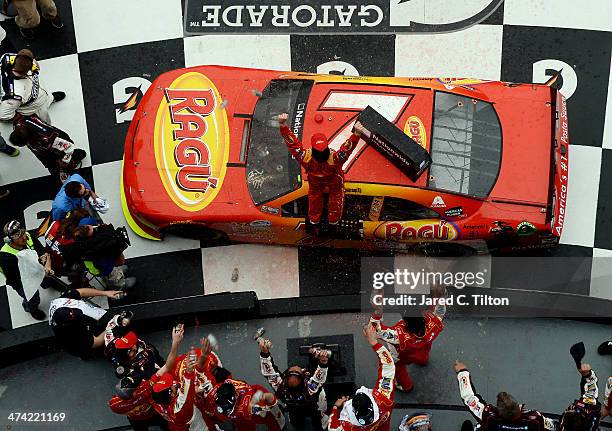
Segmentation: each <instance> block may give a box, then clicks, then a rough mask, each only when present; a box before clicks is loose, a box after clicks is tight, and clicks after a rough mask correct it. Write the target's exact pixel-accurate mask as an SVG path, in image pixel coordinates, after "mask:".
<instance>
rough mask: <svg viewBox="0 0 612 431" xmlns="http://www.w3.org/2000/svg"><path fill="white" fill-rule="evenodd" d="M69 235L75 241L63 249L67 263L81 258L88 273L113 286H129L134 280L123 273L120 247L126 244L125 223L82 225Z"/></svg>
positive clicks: (122, 257)
mask: <svg viewBox="0 0 612 431" xmlns="http://www.w3.org/2000/svg"><path fill="white" fill-rule="evenodd" d="M72 236H73V238H74V239H75V242H74V243H73V244H70V245H69V246H66V247H64V251H63V255H64V259H65V260H66V263H67V264H68V265H71V264H74V263H78V262H80V261H81V260H82V261H83V262H84V264H85V267H86V268H87V270H88V271H89V272H90V273H91V274H92V275H95V276H98V275H99V276H101V277H103V279H104V281H105V282H106V283H107V285H108V286H110V287H113V288H117V289H130V288H132V287H133V286H134V285H135V284H136V278H135V277H128V278H126V277H125V271H126V269H127V267H125V257H124V256H123V251H124V250H125V249H126V248H128V247H129V246H130V240H129V238H128V235H127V231H126V229H125V227H118V228H116V229H115V227H114V226H113V225H112V224H101V225H97V226H93V225H82V226H79V227H77V228H76V229H75V230H74V232H73V234H72Z"/></svg>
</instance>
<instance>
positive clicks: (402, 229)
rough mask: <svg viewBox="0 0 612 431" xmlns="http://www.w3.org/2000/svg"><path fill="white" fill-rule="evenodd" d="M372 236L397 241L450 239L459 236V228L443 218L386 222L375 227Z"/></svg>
mask: <svg viewBox="0 0 612 431" xmlns="http://www.w3.org/2000/svg"><path fill="white" fill-rule="evenodd" d="M374 236H375V237H376V238H380V239H384V240H387V241H398V242H411V241H451V240H453V239H455V238H457V237H458V236H459V230H458V229H457V228H456V227H455V226H454V225H453V224H451V223H449V222H447V221H445V220H419V221H408V222H386V223H382V224H381V225H379V226H378V227H377V228H376V230H375V231H374Z"/></svg>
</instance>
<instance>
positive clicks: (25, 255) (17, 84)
mask: <svg viewBox="0 0 612 431" xmlns="http://www.w3.org/2000/svg"><path fill="white" fill-rule="evenodd" d="M39 74H40V67H39V65H38V62H37V61H36V59H35V57H34V54H33V53H32V51H30V50H28V49H22V50H20V51H18V52H17V53H7V54H4V55H3V56H2V57H1V58H0V76H1V85H2V92H3V96H2V100H1V101H0V120H4V121H11V122H12V124H13V131H12V133H11V134H10V136H9V138H8V139H9V141H10V143H11V144H12V145H9V144H8V143H7V142H6V140H5V139H4V138H3V137H2V136H0V151H1V152H3V153H4V154H6V155H8V156H11V157H17V156H19V154H20V150H19V148H20V147H27V148H28V149H29V150H30V151H31V152H32V153H33V154H34V155H35V156H36V158H38V160H40V162H41V163H42V164H43V166H44V167H45V168H47V170H48V171H49V173H50V174H51V177H52V178H53V180H54V181H56V182H57V185H58V192H57V194H56V196H55V198H54V199H53V204H52V206H51V208H49V216H48V217H47V219H46V220H45V222H44V223H42V224H41V225H40V226H37V227H36V228H34V229H31V230H30V231H27V230H26V228H25V226H24V225H23V223H22V222H21V221H19V220H7V221H5V223H4V225H3V236H4V244H3V246H2V248H1V249H0V271H1V272H2V273H3V275H4V277H5V278H6V285H7V286H10V287H11V288H12V289H14V291H15V292H16V293H17V294H18V295H19V296H20V297H21V299H22V305H23V308H24V310H25V312H27V313H30V315H31V316H32V317H33V318H34V319H37V320H43V319H45V318H46V317H47V316H46V314H45V312H44V311H42V310H41V309H40V308H39V304H40V291H39V288H42V289H49V288H53V289H55V290H56V291H57V292H58V294H64V292H65V291H66V290H67V287H68V285H70V286H71V287H72V288H73V289H77V290H84V292H81V294H83V295H87V296H96V295H98V294H97V293H95V292H94V291H95V289H91V288H90V286H89V284H90V282H91V281H92V280H93V279H94V278H95V279H97V280H99V281H100V284H101V285H102V286H104V287H105V288H107V289H116V290H120V291H122V293H121V294H113V295H110V298H111V299H115V298H116V297H120V296H123V295H125V293H126V291H127V290H128V289H130V288H131V287H133V286H134V285H135V283H136V280H135V278H133V277H126V276H125V272H126V271H127V266H126V265H125V258H124V255H123V251H124V250H125V249H126V248H127V247H128V246H129V238H128V236H127V233H126V231H125V229H124V228H123V229H122V228H115V227H114V226H112V225H110V224H105V223H104V222H103V221H102V218H101V215H100V214H103V213H105V212H106V211H108V209H109V203H108V202H107V201H106V199H104V198H102V197H99V196H98V195H97V194H96V193H95V191H94V190H93V188H92V187H91V186H90V184H89V183H88V182H87V180H85V178H83V177H82V176H81V175H80V174H79V173H78V169H79V168H80V167H81V163H82V161H83V159H84V158H85V157H86V156H87V154H86V152H85V151H84V150H83V149H81V148H78V147H77V145H76V144H75V142H74V141H73V140H72V139H71V138H70V136H69V135H68V134H67V133H66V132H64V131H62V130H61V129H59V128H58V127H56V126H53V125H52V124H51V117H50V115H49V111H48V110H49V107H50V106H51V104H53V103H56V102H59V101H61V100H63V99H64V98H65V97H66V95H65V94H64V93H63V92H61V91H55V92H49V91H47V90H45V89H44V88H42V87H41V85H40V82H39ZM7 195H8V190H7V189H1V190H0V197H5V196H7ZM49 317H51V316H49Z"/></svg>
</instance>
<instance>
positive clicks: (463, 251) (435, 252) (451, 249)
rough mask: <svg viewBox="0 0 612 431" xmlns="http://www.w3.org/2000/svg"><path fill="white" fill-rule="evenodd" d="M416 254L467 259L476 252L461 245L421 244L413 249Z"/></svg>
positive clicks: (446, 243) (447, 243) (442, 243)
mask: <svg viewBox="0 0 612 431" xmlns="http://www.w3.org/2000/svg"><path fill="white" fill-rule="evenodd" d="M415 251H416V252H417V253H418V254H422V255H424V256H431V257H467V256H473V255H475V254H476V250H474V249H473V248H472V247H468V246H467V245H463V244H455V243H449V242H432V243H423V244H419V245H417V246H416V247H415Z"/></svg>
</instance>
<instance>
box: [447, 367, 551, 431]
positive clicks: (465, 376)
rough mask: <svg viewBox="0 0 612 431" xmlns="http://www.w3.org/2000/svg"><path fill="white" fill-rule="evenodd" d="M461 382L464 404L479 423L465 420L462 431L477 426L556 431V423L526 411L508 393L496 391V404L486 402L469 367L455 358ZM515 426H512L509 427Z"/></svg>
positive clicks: (483, 429) (493, 429) (489, 429)
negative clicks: (473, 381)
mask: <svg viewBox="0 0 612 431" xmlns="http://www.w3.org/2000/svg"><path fill="white" fill-rule="evenodd" d="M453 368H454V370H455V373H457V380H458V382H459V393H460V395H461V399H463V403H464V404H465V405H466V406H467V408H468V410H469V411H470V413H472V415H473V416H474V418H475V419H476V421H477V422H478V425H477V427H476V428H474V427H473V424H472V423H471V422H470V421H465V422H464V423H463V426H462V428H461V429H462V430H469V429H477V430H480V431H502V430H506V429H528V430H530V431H555V430H556V427H555V423H554V422H553V421H552V420H551V419H549V418H547V417H546V416H544V415H542V413H540V412H538V411H537V410H526V409H525V406H524V405H523V404H518V403H517V402H516V401H515V400H514V398H512V396H511V395H510V394H508V393H507V392H500V393H499V394H497V404H496V405H493V404H488V403H486V402H485V401H484V400H483V399H482V397H481V396H480V395H478V394H477V393H476V392H475V389H474V386H473V385H472V380H471V378H470V372H469V371H468V369H467V366H466V365H465V364H464V363H462V362H459V361H456V362H455V364H454V366H453ZM510 427H512V428H510Z"/></svg>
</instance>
